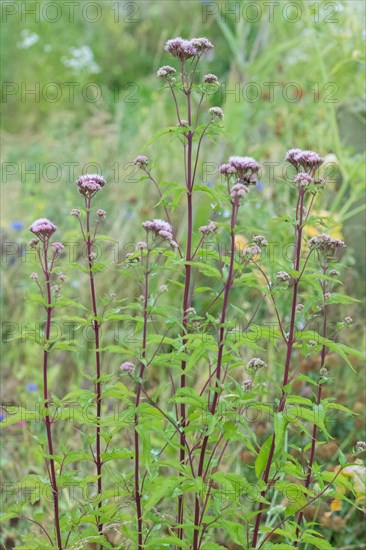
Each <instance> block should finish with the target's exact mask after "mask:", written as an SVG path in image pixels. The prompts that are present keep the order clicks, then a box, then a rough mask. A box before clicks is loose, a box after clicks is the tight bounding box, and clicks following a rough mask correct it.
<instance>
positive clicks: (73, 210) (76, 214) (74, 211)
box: [70, 208, 80, 216]
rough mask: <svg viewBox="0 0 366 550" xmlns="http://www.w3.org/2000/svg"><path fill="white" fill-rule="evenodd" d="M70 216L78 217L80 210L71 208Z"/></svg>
mask: <svg viewBox="0 0 366 550" xmlns="http://www.w3.org/2000/svg"><path fill="white" fill-rule="evenodd" d="M70 215H71V216H79V215H80V210H79V209H78V208H73V209H72V210H71V212H70Z"/></svg>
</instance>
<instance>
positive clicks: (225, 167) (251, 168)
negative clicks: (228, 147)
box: [219, 156, 261, 185]
mask: <svg viewBox="0 0 366 550" xmlns="http://www.w3.org/2000/svg"><path fill="white" fill-rule="evenodd" d="M260 168H261V165H260V164H259V162H257V161H256V160H254V159H253V158H252V157H238V156H232V157H230V158H229V161H228V162H227V163H225V164H222V165H221V166H220V167H219V172H220V174H225V175H227V176H230V175H231V174H237V178H238V183H239V182H240V183H246V184H249V185H250V184H255V183H257V181H258V172H259V170H260Z"/></svg>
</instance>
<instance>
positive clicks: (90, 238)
mask: <svg viewBox="0 0 366 550" xmlns="http://www.w3.org/2000/svg"><path fill="white" fill-rule="evenodd" d="M76 184H77V186H78V188H79V193H80V194H81V195H82V196H83V197H84V200H85V208H86V222H85V229H84V227H83V223H82V220H81V217H80V211H79V210H78V209H73V210H72V211H71V214H72V215H73V216H76V217H77V219H78V220H79V224H80V229H81V234H82V238H83V241H84V243H85V245H86V251H87V262H88V275H89V286H90V297H91V305H92V311H93V320H92V328H93V331H94V345H95V376H96V379H95V392H96V434H95V453H93V460H94V463H95V466H96V470H97V476H98V480H97V495H98V510H99V511H100V509H101V508H102V466H103V461H102V457H101V454H102V451H101V434H100V422H101V413H102V382H101V380H100V378H101V374H102V370H101V354H100V349H99V348H100V321H99V319H98V308H97V298H96V291H95V283H94V272H95V270H94V269H93V266H94V264H95V260H96V258H97V254H96V252H94V251H93V244H94V242H95V237H96V235H97V230H98V226H99V222H100V220H102V219H103V218H105V215H106V213H105V211H104V210H102V209H99V210H97V212H96V214H97V217H96V220H95V223H94V227H93V228H92V227H91V219H90V218H91V202H92V199H93V197H95V195H96V194H97V192H98V191H99V190H100V189H101V188H102V187H104V185H105V180H104V178H103V177H102V176H100V175H99V174H85V175H83V176H81V177H80V178H79V179H78V180H77V182H76ZM96 520H97V528H98V532H99V533H102V531H103V523H102V521H101V517H100V515H98V516H97V518H96Z"/></svg>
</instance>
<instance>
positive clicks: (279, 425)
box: [273, 412, 287, 454]
mask: <svg viewBox="0 0 366 550" xmlns="http://www.w3.org/2000/svg"><path fill="white" fill-rule="evenodd" d="M273 420H274V430H275V454H277V453H278V452H280V451H281V450H282V448H283V442H284V440H285V433H286V427H287V422H286V420H285V418H284V417H283V414H282V412H278V413H275V414H274V418H273Z"/></svg>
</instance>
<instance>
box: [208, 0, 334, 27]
mask: <svg viewBox="0 0 366 550" xmlns="http://www.w3.org/2000/svg"><path fill="white" fill-rule="evenodd" d="M304 4H305V5H304ZM340 11H342V6H341V5H340V4H339V3H337V2H305V3H300V2H276V1H273V2H252V1H245V2H227V1H226V2H210V1H209V0H206V1H205V0H204V1H203V2H202V22H203V23H207V22H208V21H209V19H210V18H213V17H216V18H219V19H220V20H221V21H222V22H225V23H226V22H228V21H234V22H235V23H239V22H241V21H245V22H246V23H259V22H261V21H264V20H265V21H267V22H268V23H273V22H274V21H275V20H276V19H281V20H282V21H285V22H286V23H298V22H299V21H302V20H305V18H307V17H309V15H310V18H311V19H312V21H313V22H314V23H339V18H338V13H339V12H340Z"/></svg>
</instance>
